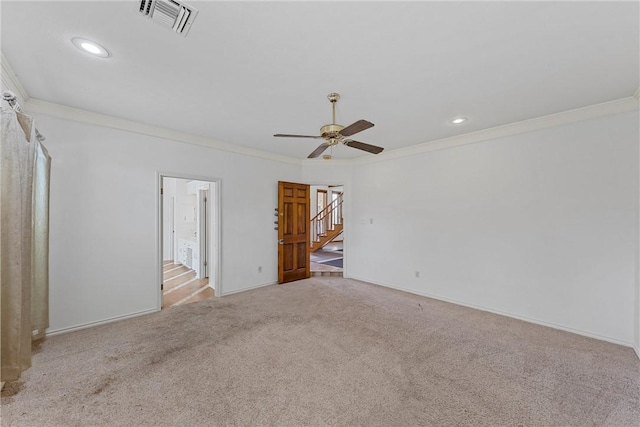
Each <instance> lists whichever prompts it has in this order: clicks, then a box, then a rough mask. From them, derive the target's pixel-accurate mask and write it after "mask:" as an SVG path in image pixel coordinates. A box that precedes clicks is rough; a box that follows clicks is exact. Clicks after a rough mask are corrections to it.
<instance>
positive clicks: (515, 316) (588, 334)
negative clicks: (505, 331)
mask: <svg viewBox="0 0 640 427" xmlns="http://www.w3.org/2000/svg"><path fill="white" fill-rule="evenodd" d="M351 278H352V279H354V280H359V281H361V282H365V283H371V284H373V285H377V286H382V287H385V288H391V289H395V290H398V291H402V292H408V293H410V294H414V295H420V296H423V297H427V298H432V299H436V300H439V301H444V302H449V303H452V304H456V305H461V306H464V307H469V308H475V309H476V310H481V311H486V312H489V313H494V314H499V315H501V316H506V317H511V318H513V319H518V320H522V321H524V322H528V323H534V324H536V325H541V326H547V327H549V328H553V329H558V330H561V331H565V332H571V333H572V334H576V335H582V336H585V337H589V338H594V339H597V340H600V341H607V342H610V343H613V344H618V345H622V346H625V347H631V348H633V349H634V350H635V351H636V353H637V354H638V357H640V352H639V349H637V348H636V347H635V345H634V344H633V343H630V342H626V341H621V340H618V339H615V338H611V337H607V336H604V335H599V334H595V333H592V332H587V331H583V330H581V329H574V328H571V327H568V326H563V325H559V324H557V323H553V322H547V321H545V320H539V319H532V318H529V317H526V316H520V315H518V314H514V313H509V312H506V311H501V310H496V309H493V308H489V307H484V306H481V305H476V304H470V303H467V302H464V301H458V300H455V299H452V298H446V297H442V296H439V295H434V294H430V293H427V292H420V291H415V290H413V289H406V288H402V287H399V286H394V285H388V284H385V283H378V282H372V281H371V280H367V279H361V278H359V277H351Z"/></svg>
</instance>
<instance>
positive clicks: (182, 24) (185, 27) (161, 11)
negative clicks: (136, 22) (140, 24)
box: [140, 0, 198, 36]
mask: <svg viewBox="0 0 640 427" xmlns="http://www.w3.org/2000/svg"><path fill="white" fill-rule="evenodd" d="M140 13H142V14H143V15H144V16H146V17H147V18H149V19H151V20H152V21H155V22H157V23H158V24H160V25H162V26H164V27H167V28H170V29H172V30H173V31H175V32H176V33H178V34H182V35H183V36H186V35H187V33H188V32H189V29H190V28H191V24H193V20H194V19H196V15H197V14H198V11H197V10H196V9H194V8H193V7H191V6H188V5H186V4H184V3H182V2H177V1H175V0H141V1H140Z"/></svg>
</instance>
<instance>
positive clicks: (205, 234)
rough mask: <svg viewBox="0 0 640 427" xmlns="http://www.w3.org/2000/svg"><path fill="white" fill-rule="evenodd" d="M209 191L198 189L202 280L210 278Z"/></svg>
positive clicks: (199, 271)
mask: <svg viewBox="0 0 640 427" xmlns="http://www.w3.org/2000/svg"><path fill="white" fill-rule="evenodd" d="M209 188H211V186H209ZM209 191H210V190H203V189H201V188H199V189H198V218H199V220H198V246H199V248H198V253H199V254H200V259H199V264H200V265H198V275H199V276H200V278H201V279H203V278H205V277H209V240H210V239H211V236H210V235H209V228H210V227H209V225H210V224H209V222H210V221H211V215H209V207H208V206H207V205H208V204H209V198H210V196H209ZM202 218H204V220H203V219H202Z"/></svg>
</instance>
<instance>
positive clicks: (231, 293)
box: [220, 282, 278, 297]
mask: <svg viewBox="0 0 640 427" xmlns="http://www.w3.org/2000/svg"><path fill="white" fill-rule="evenodd" d="M277 284H278V282H268V283H262V284H260V285H254V286H248V287H246V288H240V289H234V290H232V291H226V292H225V291H222V292H220V296H221V297H226V296H227V295H233V294H237V293H240V292H246V291H251V290H253V289H258V288H263V287H265V286H271V285H277Z"/></svg>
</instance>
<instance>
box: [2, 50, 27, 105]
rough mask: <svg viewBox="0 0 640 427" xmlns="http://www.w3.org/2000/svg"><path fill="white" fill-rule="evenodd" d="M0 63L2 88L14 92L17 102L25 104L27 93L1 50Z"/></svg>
mask: <svg viewBox="0 0 640 427" xmlns="http://www.w3.org/2000/svg"><path fill="white" fill-rule="evenodd" d="M0 65H1V67H2V90H10V91H11V92H13V93H15V94H16V96H17V97H18V103H19V104H20V105H25V104H26V103H27V101H28V100H29V94H28V93H27V91H26V90H25V89H24V87H23V86H22V83H21V82H20V80H19V79H18V76H17V75H16V73H15V72H14V71H13V68H12V67H11V64H9V61H8V60H7V58H6V57H5V56H4V53H3V52H2V51H0Z"/></svg>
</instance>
